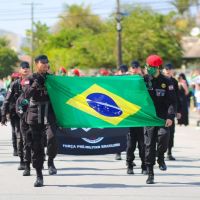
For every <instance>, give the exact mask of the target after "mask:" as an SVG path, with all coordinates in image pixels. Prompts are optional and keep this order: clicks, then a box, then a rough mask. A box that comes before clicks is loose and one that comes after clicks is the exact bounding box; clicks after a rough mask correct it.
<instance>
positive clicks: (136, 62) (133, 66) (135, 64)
mask: <svg viewBox="0 0 200 200" xmlns="http://www.w3.org/2000/svg"><path fill="white" fill-rule="evenodd" d="M131 67H132V68H138V67H140V63H139V62H138V61H137V60H134V61H132V62H131Z"/></svg>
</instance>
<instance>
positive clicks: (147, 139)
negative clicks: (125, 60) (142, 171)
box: [144, 55, 176, 184]
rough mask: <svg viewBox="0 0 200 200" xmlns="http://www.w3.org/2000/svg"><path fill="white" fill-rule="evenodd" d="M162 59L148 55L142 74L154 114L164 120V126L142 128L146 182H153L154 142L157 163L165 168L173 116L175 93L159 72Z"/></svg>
mask: <svg viewBox="0 0 200 200" xmlns="http://www.w3.org/2000/svg"><path fill="white" fill-rule="evenodd" d="M162 64H163V60H162V58H161V57H160V56H158V55H150V56H149V57H147V59H146V70H147V75H145V76H144V80H145V83H146V87H147V89H148V91H149V94H150V96H151V98H152V100H153V103H154V106H155V109H156V114H157V116H158V117H159V118H161V119H163V120H165V125H164V126H160V127H159V126H158V127H157V126H153V127H152V126H151V127H150V126H148V127H145V128H144V143H145V164H146V166H147V172H148V178H147V180H146V183H147V184H153V183H154V170H153V168H154V165H155V159H156V144H157V154H158V160H157V162H158V164H159V168H160V169H161V170H166V169H167V167H166V164H165V161H164V153H165V152H166V151H167V148H168V142H169V127H170V126H171V125H172V123H173V119H174V117H175V106H176V95H175V91H174V86H173V84H172V83H171V81H170V80H169V79H168V78H167V77H165V76H164V75H162V74H161V72H160V68H161V67H162Z"/></svg>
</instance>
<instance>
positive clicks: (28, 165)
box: [23, 162, 31, 176]
mask: <svg viewBox="0 0 200 200" xmlns="http://www.w3.org/2000/svg"><path fill="white" fill-rule="evenodd" d="M30 175H31V168H30V162H25V170H24V172H23V176H30Z"/></svg>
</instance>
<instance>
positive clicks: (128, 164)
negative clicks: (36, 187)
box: [127, 162, 134, 174]
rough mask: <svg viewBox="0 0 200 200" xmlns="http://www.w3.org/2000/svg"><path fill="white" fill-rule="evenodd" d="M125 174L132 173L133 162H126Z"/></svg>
mask: <svg viewBox="0 0 200 200" xmlns="http://www.w3.org/2000/svg"><path fill="white" fill-rule="evenodd" d="M127 174H134V171H133V163H132V162H131V163H127Z"/></svg>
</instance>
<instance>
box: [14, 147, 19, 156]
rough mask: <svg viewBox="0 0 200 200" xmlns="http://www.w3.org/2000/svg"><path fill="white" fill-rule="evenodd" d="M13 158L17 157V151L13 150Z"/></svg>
mask: <svg viewBox="0 0 200 200" xmlns="http://www.w3.org/2000/svg"><path fill="white" fill-rule="evenodd" d="M13 156H18V153H17V149H15V148H14V150H13Z"/></svg>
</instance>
